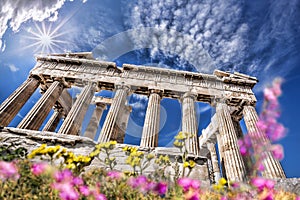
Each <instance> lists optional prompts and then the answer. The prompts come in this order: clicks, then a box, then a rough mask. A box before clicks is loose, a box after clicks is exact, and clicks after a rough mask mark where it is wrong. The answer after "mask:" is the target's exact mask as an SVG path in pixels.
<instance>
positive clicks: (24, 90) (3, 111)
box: [0, 77, 39, 126]
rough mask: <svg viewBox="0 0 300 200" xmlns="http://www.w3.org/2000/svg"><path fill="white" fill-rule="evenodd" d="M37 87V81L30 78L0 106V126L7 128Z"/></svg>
mask: <svg viewBox="0 0 300 200" xmlns="http://www.w3.org/2000/svg"><path fill="white" fill-rule="evenodd" d="M38 86H39V81H38V80H37V79H35V78H33V77H30V78H28V79H27V80H26V81H25V82H24V83H23V84H22V85H21V86H20V87H18V88H17V89H16V90H15V91H14V92H13V93H12V94H11V95H10V96H9V97H8V98H7V99H6V100H5V101H4V102H3V103H2V104H1V105H0V126H8V124H9V123H10V122H11V121H12V120H13V119H14V117H15V116H16V115H17V114H18V112H19V111H20V109H21V108H22V107H23V106H24V104H25V103H26V102H27V100H28V99H29V98H30V97H31V95H32V94H33V93H34V92H35V90H36V89H37V87H38Z"/></svg>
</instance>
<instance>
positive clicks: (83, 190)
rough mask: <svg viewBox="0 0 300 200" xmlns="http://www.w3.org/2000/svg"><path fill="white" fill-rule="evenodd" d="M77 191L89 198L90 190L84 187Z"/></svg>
mask: <svg viewBox="0 0 300 200" xmlns="http://www.w3.org/2000/svg"><path fill="white" fill-rule="evenodd" d="M79 191H80V193H81V194H82V195H83V196H89V195H90V189H89V187H88V186H86V185H81V186H79Z"/></svg>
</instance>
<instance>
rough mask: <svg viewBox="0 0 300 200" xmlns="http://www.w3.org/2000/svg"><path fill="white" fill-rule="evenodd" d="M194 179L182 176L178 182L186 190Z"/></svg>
mask: <svg viewBox="0 0 300 200" xmlns="http://www.w3.org/2000/svg"><path fill="white" fill-rule="evenodd" d="M191 181H192V179H190V178H180V179H178V181H177V183H178V185H180V186H181V187H182V189H183V191H184V192H186V191H188V190H189V188H190V186H191Z"/></svg>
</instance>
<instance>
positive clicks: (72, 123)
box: [58, 83, 96, 135]
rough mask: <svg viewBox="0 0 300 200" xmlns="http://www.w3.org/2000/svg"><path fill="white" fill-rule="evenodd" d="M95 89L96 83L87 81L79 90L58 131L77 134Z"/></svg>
mask: <svg viewBox="0 0 300 200" xmlns="http://www.w3.org/2000/svg"><path fill="white" fill-rule="evenodd" d="M95 91H96V84H95V83H89V84H88V85H86V86H85V87H84V88H83V90H82V91H81V93H80V95H79V96H78V98H77V99H76V101H75V103H74V105H73V106H72V108H71V110H70V112H69V114H68V115H67V117H66V119H65V120H64V122H63V124H62V125H61V127H60V129H59V131H58V133H60V134H69V135H79V133H80V131H81V130H80V129H81V124H82V121H83V119H84V115H85V113H86V111H87V109H88V107H89V105H90V102H91V101H92V98H93V96H94V93H95Z"/></svg>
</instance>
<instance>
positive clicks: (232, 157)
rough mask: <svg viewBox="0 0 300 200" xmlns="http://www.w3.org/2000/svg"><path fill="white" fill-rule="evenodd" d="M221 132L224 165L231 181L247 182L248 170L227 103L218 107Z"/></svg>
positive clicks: (219, 103) (217, 112)
mask: <svg viewBox="0 0 300 200" xmlns="http://www.w3.org/2000/svg"><path fill="white" fill-rule="evenodd" d="M216 114H217V119H218V122H219V132H220V134H221V138H222V142H223V145H222V146H221V150H222V151H223V154H224V164H225V169H226V175H227V179H228V180H229V181H245V180H246V179H247V177H246V169H245V165H244V162H243V159H242V156H241V153H240V150H239V147H238V144H237V134H236V131H235V128H234V125H233V122H232V118H231V115H230V112H229V108H228V106H227V105H226V104H225V103H222V102H218V103H217V107H216Z"/></svg>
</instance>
